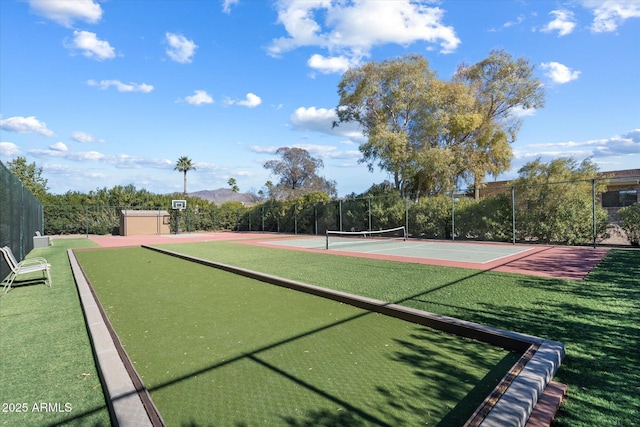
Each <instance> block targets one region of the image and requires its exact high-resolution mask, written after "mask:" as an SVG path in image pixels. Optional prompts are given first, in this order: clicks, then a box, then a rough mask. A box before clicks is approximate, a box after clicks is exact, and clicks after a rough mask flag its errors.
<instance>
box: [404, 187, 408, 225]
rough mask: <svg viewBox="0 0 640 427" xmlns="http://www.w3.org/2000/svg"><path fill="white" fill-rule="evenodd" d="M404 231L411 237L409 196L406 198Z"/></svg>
mask: <svg viewBox="0 0 640 427" xmlns="http://www.w3.org/2000/svg"><path fill="white" fill-rule="evenodd" d="M404 230H405V233H406V234H407V235H409V196H405V198H404Z"/></svg>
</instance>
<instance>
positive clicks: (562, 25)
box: [542, 10, 576, 37]
mask: <svg viewBox="0 0 640 427" xmlns="http://www.w3.org/2000/svg"><path fill="white" fill-rule="evenodd" d="M549 14H550V15H553V16H554V17H555V18H554V19H553V21H551V22H549V23H548V24H547V25H546V26H545V27H544V28H542V31H543V32H545V33H551V32H553V31H557V32H558V37H562V36H566V35H567V34H571V32H573V30H574V28H575V27H576V23H575V19H574V16H573V13H572V12H570V11H567V10H552V11H551V12H549Z"/></svg>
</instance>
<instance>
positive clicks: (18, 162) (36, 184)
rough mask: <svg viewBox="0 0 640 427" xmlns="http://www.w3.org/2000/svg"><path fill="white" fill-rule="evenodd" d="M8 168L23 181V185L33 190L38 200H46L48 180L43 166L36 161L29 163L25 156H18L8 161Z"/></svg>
mask: <svg viewBox="0 0 640 427" xmlns="http://www.w3.org/2000/svg"><path fill="white" fill-rule="evenodd" d="M7 168H8V169H9V171H10V172H11V173H12V174H13V175H15V177H16V178H18V179H19V180H20V182H22V185H24V187H25V188H26V189H27V190H29V191H30V192H31V194H33V195H34V196H35V197H36V198H37V199H38V200H40V201H41V202H43V201H44V198H45V197H46V195H47V190H48V189H49V188H48V187H47V180H46V179H45V178H43V177H42V168H41V167H38V166H36V163H35V162H33V163H27V159H26V158H25V157H22V156H20V157H16V158H15V159H13V160H10V161H9V162H7Z"/></svg>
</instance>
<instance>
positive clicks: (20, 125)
mask: <svg viewBox="0 0 640 427" xmlns="http://www.w3.org/2000/svg"><path fill="white" fill-rule="evenodd" d="M0 128H1V129H4V130H7V131H9V132H17V133H39V134H40V135H44V136H53V135H54V133H53V132H52V131H51V130H49V129H47V124H46V123H44V122H41V121H40V120H38V119H37V118H36V117H35V116H29V117H20V116H16V117H9V118H8V119H6V120H2V119H0Z"/></svg>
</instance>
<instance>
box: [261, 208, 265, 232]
mask: <svg viewBox="0 0 640 427" xmlns="http://www.w3.org/2000/svg"><path fill="white" fill-rule="evenodd" d="M260 215H261V216H262V232H263V233H264V206H262V207H261V208H260Z"/></svg>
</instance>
